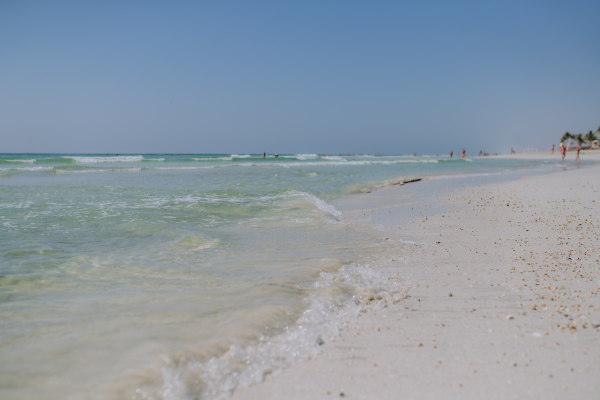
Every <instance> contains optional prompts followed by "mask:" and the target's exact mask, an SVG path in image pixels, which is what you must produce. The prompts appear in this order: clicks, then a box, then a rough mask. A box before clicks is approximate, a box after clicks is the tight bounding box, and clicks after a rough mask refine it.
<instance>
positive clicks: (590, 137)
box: [583, 128, 600, 145]
mask: <svg viewBox="0 0 600 400" xmlns="http://www.w3.org/2000/svg"><path fill="white" fill-rule="evenodd" d="M598 129H599V130H600V128H598ZM583 138H584V139H585V141H586V142H588V143H589V144H590V145H591V144H592V142H593V141H594V140H598V137H597V136H596V134H595V133H593V132H592V131H589V132H588V133H586V134H585V136H584V137H583Z"/></svg>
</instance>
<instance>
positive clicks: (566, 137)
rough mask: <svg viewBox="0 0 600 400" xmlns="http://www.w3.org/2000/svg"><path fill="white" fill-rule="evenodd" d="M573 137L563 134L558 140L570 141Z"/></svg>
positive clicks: (567, 133)
mask: <svg viewBox="0 0 600 400" xmlns="http://www.w3.org/2000/svg"><path fill="white" fill-rule="evenodd" d="M572 138H573V135H571V134H570V133H569V132H565V134H564V135H562V137H561V138H560V141H561V142H566V141H567V140H569V139H572Z"/></svg>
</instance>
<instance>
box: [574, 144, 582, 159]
mask: <svg viewBox="0 0 600 400" xmlns="http://www.w3.org/2000/svg"><path fill="white" fill-rule="evenodd" d="M580 150H581V146H580V145H577V157H575V162H579V151H580Z"/></svg>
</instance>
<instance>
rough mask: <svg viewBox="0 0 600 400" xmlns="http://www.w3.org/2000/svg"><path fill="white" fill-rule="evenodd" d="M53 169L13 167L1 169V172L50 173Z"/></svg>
mask: <svg viewBox="0 0 600 400" xmlns="http://www.w3.org/2000/svg"><path fill="white" fill-rule="evenodd" d="M51 169H52V167H41V166H40V167H11V168H0V171H49V170H51Z"/></svg>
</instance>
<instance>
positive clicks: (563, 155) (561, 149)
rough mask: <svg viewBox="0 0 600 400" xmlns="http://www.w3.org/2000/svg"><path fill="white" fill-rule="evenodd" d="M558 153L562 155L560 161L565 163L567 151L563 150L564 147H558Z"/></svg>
mask: <svg viewBox="0 0 600 400" xmlns="http://www.w3.org/2000/svg"><path fill="white" fill-rule="evenodd" d="M560 153H561V154H562V160H563V161H565V156H566V155H567V149H565V146H561V147H560Z"/></svg>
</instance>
